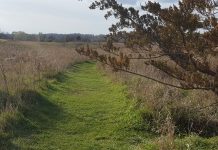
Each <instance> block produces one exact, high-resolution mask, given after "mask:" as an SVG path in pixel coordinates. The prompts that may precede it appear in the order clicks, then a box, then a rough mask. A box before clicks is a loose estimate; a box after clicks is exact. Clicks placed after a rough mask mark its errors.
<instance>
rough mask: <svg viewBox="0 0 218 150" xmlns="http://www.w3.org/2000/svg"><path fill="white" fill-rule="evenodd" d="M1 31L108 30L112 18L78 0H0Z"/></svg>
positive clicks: (102, 31) (91, 31)
mask: <svg viewBox="0 0 218 150" xmlns="http://www.w3.org/2000/svg"><path fill="white" fill-rule="evenodd" d="M0 3H1V5H0V28H1V30H2V31H9V32H11V31H18V30H22V31H25V32H28V33H38V32H44V33H45V32H46V33H51V32H52V33H54V32H55V33H73V32H80V33H95V34H100V33H107V32H108V27H109V26H110V24H111V23H112V21H106V20H105V19H104V17H103V16H104V13H103V12H101V11H98V10H90V9H89V8H88V7H89V5H90V2H89V1H88V0H87V1H84V2H79V1H78V0H31V1H30V0H7V1H5V0H0Z"/></svg>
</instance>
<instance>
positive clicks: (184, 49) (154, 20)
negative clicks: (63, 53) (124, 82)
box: [77, 0, 218, 93]
mask: <svg viewBox="0 0 218 150" xmlns="http://www.w3.org/2000/svg"><path fill="white" fill-rule="evenodd" d="M90 8H91V9H97V8H98V9H100V10H107V13H106V15H105V18H106V19H107V18H108V17H111V16H114V17H115V18H116V19H117V20H118V22H117V23H116V24H113V25H112V26H111V28H109V31H110V34H109V36H108V42H107V44H106V45H105V48H104V50H105V51H106V52H107V54H103V55H101V54H99V53H98V52H97V51H95V50H93V49H90V48H89V47H88V48H80V49H77V51H78V52H79V53H80V54H83V55H87V56H90V57H92V58H95V59H97V60H99V61H101V62H102V63H104V64H107V65H109V66H111V67H113V68H114V70H116V71H119V70H120V71H125V72H128V73H132V74H136V75H140V76H142V77H146V78H149V79H151V80H154V81H157V82H159V83H162V84H165V85H169V86H173V87H176V88H182V89H186V90H189V89H203V90H211V91H213V92H215V93H218V64H217V55H218V54H217V53H218V52H217V51H216V50H215V48H216V47H218V23H217V15H218V3H217V1H214V0H180V1H178V5H173V6H170V7H168V8H162V6H161V5H160V4H159V3H157V2H151V1H149V2H145V4H143V5H141V8H140V10H139V9H136V8H133V7H129V8H125V7H124V6H123V5H122V4H120V3H118V2H117V1H116V0H97V1H95V2H93V3H92V4H91V6H90ZM126 29H131V30H130V32H127V31H128V30H126ZM120 39H122V40H123V41H124V43H125V45H126V47H128V48H129V49H131V52H130V53H123V52H121V51H120V49H119V48H117V47H116V46H114V44H113V43H114V42H115V41H118V40H120ZM154 45H155V46H158V50H157V49H152V47H153V46H154ZM209 58H215V60H216V62H214V64H213V66H211V65H210V60H209ZM132 60H143V61H144V64H145V67H146V66H148V65H151V66H153V67H155V68H157V69H159V70H161V71H163V72H164V73H166V74H168V75H169V76H171V77H172V78H174V79H177V80H178V81H179V82H180V84H178V85H177V84H175V85H174V84H171V83H168V82H164V81H162V80H159V79H157V78H155V77H149V76H146V75H142V74H139V73H137V72H134V71H132V70H131V69H130V68H129V66H130V63H131V61H132ZM142 69H143V68H142Z"/></svg>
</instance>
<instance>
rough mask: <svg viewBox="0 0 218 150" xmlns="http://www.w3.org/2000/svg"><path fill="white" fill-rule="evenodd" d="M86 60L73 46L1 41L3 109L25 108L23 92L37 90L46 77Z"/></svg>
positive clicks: (1, 104) (0, 63)
mask: <svg viewBox="0 0 218 150" xmlns="http://www.w3.org/2000/svg"><path fill="white" fill-rule="evenodd" d="M83 60H85V58H84V57H81V56H79V55H78V54H77V53H76V52H75V50H74V44H72V43H71V44H64V45H63V44H62V43H38V42H14V41H1V42H0V110H1V111H14V110H16V108H17V107H19V106H20V105H22V99H21V97H22V94H21V93H22V92H24V91H27V90H36V89H37V88H38V87H39V86H40V83H41V82H40V81H41V80H43V79H44V78H45V77H51V76H54V75H56V74H57V73H59V72H62V71H64V70H65V69H66V68H67V67H69V66H70V65H72V64H74V63H76V62H80V61H83Z"/></svg>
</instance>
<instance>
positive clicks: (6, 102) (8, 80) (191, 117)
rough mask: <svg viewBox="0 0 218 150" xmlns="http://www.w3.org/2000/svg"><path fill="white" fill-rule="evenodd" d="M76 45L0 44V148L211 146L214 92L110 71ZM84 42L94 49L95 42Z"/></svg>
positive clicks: (215, 141) (216, 142)
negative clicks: (170, 85) (181, 87)
mask: <svg viewBox="0 0 218 150" xmlns="http://www.w3.org/2000/svg"><path fill="white" fill-rule="evenodd" d="M81 45H87V43H80V42H77V43H55V42H53V43H46V42H20V41H1V42H0V57H1V58H0V65H1V66H0V67H1V68H0V69H1V70H0V82H1V84H0V89H1V90H0V91H1V92H0V98H1V99H0V100H1V101H0V102H1V103H0V110H1V111H0V147H1V149H3V150H4V149H5V150H8V149H9V150H10V149H11V150H14V149H27V150H28V149H36V150H37V149H45V150H47V149H69V150H70V149H124V150H126V149H151V150H153V149H154V150H155V149H196V150H199V149H214V150H215V149H217V148H218V138H217V134H218V128H217V125H218V120H217V117H218V116H217V115H218V113H217V112H218V110H217V107H216V105H215V104H214V103H215V102H216V101H217V97H216V95H215V94H214V93H213V92H209V91H208V92H206V91H204V92H202V90H191V91H186V90H180V89H175V88H172V87H168V86H165V85H161V84H159V83H156V82H153V81H150V80H147V79H144V78H141V77H138V76H135V75H131V74H128V73H124V72H114V71H113V70H111V68H110V67H108V66H106V65H103V64H101V63H98V62H95V61H93V60H90V59H88V58H86V57H84V56H81V55H79V54H78V53H77V52H76V51H75V48H76V47H78V46H81ZM89 45H90V46H91V47H93V48H97V49H99V52H100V51H101V45H102V44H99V43H91V44H90V43H89ZM117 45H119V46H121V47H123V46H122V44H117ZM123 48H124V51H128V49H126V48H125V47H123ZM131 65H132V66H133V68H135V69H137V67H138V71H141V73H143V74H150V75H154V74H156V76H158V77H159V78H162V79H164V80H166V81H171V82H176V81H173V80H170V78H169V77H167V76H166V75H165V74H161V73H160V72H158V71H156V70H154V69H152V68H147V69H146V70H143V71H142V70H140V62H133V63H132V64H131ZM141 65H142V64H141ZM134 66H137V67H134Z"/></svg>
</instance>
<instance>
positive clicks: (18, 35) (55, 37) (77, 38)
mask: <svg viewBox="0 0 218 150" xmlns="http://www.w3.org/2000/svg"><path fill="white" fill-rule="evenodd" d="M0 39H6V40H16V41H40V42H104V41H105V35H93V34H80V33H72V34H56V33H48V34H43V33H39V34H27V33H25V32H22V31H19V32H12V33H3V32H2V33H0Z"/></svg>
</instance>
